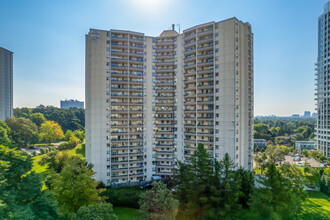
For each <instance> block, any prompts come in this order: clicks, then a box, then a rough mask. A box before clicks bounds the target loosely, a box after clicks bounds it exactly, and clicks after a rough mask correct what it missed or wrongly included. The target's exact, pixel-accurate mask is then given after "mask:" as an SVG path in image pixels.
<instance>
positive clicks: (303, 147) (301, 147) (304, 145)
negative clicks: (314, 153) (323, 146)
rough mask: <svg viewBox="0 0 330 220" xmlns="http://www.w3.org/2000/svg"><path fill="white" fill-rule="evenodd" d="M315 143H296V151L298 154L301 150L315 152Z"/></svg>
mask: <svg viewBox="0 0 330 220" xmlns="http://www.w3.org/2000/svg"><path fill="white" fill-rule="evenodd" d="M316 143H317V142H316V141H296V143H295V145H296V149H297V151H298V152H299V153H301V152H302V151H303V150H316V145H317V144H316Z"/></svg>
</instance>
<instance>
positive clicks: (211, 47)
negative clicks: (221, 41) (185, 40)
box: [197, 44, 213, 51]
mask: <svg viewBox="0 0 330 220" xmlns="http://www.w3.org/2000/svg"><path fill="white" fill-rule="evenodd" d="M210 49H213V44H210V45H208V46H202V47H198V48H197V51H205V50H210Z"/></svg>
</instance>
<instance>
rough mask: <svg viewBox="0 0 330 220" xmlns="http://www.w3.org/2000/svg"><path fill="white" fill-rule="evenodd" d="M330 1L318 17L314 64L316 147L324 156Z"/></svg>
mask: <svg viewBox="0 0 330 220" xmlns="http://www.w3.org/2000/svg"><path fill="white" fill-rule="evenodd" d="M329 28H330V3H329V2H327V3H326V4H325V5H324V12H323V14H322V15H321V16H320V17H319V18H318V57H317V63H316V64H315V65H316V98H315V99H316V101H317V103H316V110H317V123H316V126H315V130H316V139H317V149H318V150H320V151H321V152H322V153H323V155H324V156H326V157H330V139H329V136H330V115H329V111H330V93H329V89H330V78H329V73H330V71H329V70H330V59H329V58H330V53H329V51H330V41H329V40H328V36H329V35H328V30H329Z"/></svg>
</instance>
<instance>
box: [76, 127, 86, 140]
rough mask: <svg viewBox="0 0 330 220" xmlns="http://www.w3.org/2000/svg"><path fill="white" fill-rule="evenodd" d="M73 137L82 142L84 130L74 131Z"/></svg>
mask: <svg viewBox="0 0 330 220" xmlns="http://www.w3.org/2000/svg"><path fill="white" fill-rule="evenodd" d="M74 136H76V137H77V138H79V141H80V142H84V140H85V131H84V130H76V131H74Z"/></svg>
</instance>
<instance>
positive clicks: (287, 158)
mask: <svg viewBox="0 0 330 220" xmlns="http://www.w3.org/2000/svg"><path fill="white" fill-rule="evenodd" d="M306 160H307V163H308V164H310V165H311V167H320V165H321V163H320V162H317V161H316V160H314V159H312V158H308V157H301V161H303V162H305V161H306ZM285 161H286V162H289V163H290V164H295V163H296V162H297V161H294V157H292V156H285Z"/></svg>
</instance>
